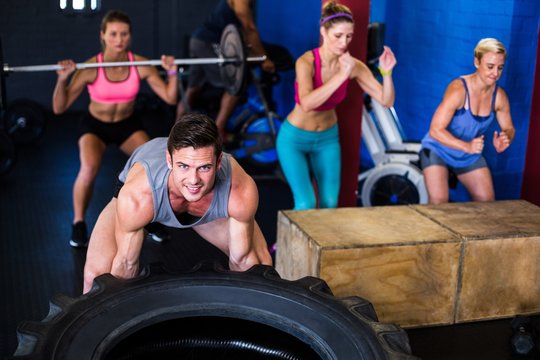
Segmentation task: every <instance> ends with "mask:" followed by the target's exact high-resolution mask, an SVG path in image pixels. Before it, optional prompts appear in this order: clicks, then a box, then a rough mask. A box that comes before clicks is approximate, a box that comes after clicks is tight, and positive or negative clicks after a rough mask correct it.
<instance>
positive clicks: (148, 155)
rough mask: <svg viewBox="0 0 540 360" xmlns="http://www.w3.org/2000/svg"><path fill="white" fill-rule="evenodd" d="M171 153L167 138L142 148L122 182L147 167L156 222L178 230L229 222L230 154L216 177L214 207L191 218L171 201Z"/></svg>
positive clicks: (120, 177)
mask: <svg viewBox="0 0 540 360" xmlns="http://www.w3.org/2000/svg"><path fill="white" fill-rule="evenodd" d="M166 151H167V138H165V137H160V138H155V139H152V140H150V141H148V142H147V143H145V144H143V145H141V146H139V147H138V148H137V150H135V151H134V152H133V154H132V155H131V157H130V158H129V159H128V161H127V163H126V166H125V167H124V169H123V170H122V172H121V173H120V175H118V179H119V180H120V181H122V182H125V181H126V177H127V173H128V171H129V169H131V167H132V166H133V164H135V163H136V162H138V163H140V164H141V165H143V166H144V169H145V171H146V175H147V177H148V182H149V183H150V186H151V188H152V197H153V200H154V218H153V219H152V222H158V223H161V224H163V225H167V226H170V227H175V228H181V229H183V228H190V227H193V226H196V225H202V224H206V223H208V222H210V221H213V220H216V219H220V218H226V217H228V216H229V213H228V210H227V209H228V204H229V193H230V190H231V162H230V154H226V153H223V156H222V159H221V166H220V168H219V169H218V171H217V174H216V181H215V184H214V190H213V197H212V203H211V204H210V207H209V208H208V210H207V211H206V213H205V214H204V215H203V216H202V217H196V216H190V215H189V214H187V213H185V214H175V213H174V211H173V209H172V207H171V203H170V201H169V189H168V187H167V182H168V180H169V175H170V173H171V170H170V169H169V167H168V166H167V161H166V160H165V156H166Z"/></svg>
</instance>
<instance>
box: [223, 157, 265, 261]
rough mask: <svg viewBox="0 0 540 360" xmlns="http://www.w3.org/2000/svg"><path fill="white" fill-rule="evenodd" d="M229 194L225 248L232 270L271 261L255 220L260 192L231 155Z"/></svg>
mask: <svg viewBox="0 0 540 360" xmlns="http://www.w3.org/2000/svg"><path fill="white" fill-rule="evenodd" d="M231 164H232V165H233V170H232V171H233V175H232V185H231V194H230V196H229V216H230V218H229V219H228V225H229V226H228V229H229V234H228V242H229V245H228V249H229V267H230V268H231V270H239V271H245V270H248V269H249V268H250V267H252V266H253V265H256V264H265V265H272V258H271V256H270V253H269V252H268V245H267V243H266V240H265V239H264V236H263V234H262V232H261V230H260V228H259V226H258V224H257V223H256V222H255V213H256V211H257V207H258V205H259V193H258V191H257V186H256V184H255V181H254V180H253V179H252V178H251V177H250V176H249V175H248V174H246V172H245V171H244V170H243V169H242V168H241V167H240V166H239V165H238V163H237V162H236V161H235V160H234V159H232V161H231Z"/></svg>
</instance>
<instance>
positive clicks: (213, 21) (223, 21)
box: [192, 0, 241, 44]
mask: <svg viewBox="0 0 540 360" xmlns="http://www.w3.org/2000/svg"><path fill="white" fill-rule="evenodd" d="M229 24H235V25H237V26H238V27H241V24H240V20H239V19H238V18H237V17H236V14H235V13H234V11H233V9H231V7H230V6H229V4H228V3H227V0H220V1H219V3H218V4H217V6H216V7H215V8H214V10H213V11H212V13H210V15H209V16H208V17H207V18H206V20H205V21H204V22H203V24H202V25H201V26H199V27H198V28H197V29H196V30H195V31H194V32H193V34H192V36H193V37H194V38H196V39H199V40H202V41H205V42H211V43H216V44H217V43H219V42H220V41H221V33H222V32H223V29H225V27H226V26H227V25H229Z"/></svg>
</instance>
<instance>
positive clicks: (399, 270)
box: [276, 200, 540, 327]
mask: <svg viewBox="0 0 540 360" xmlns="http://www.w3.org/2000/svg"><path fill="white" fill-rule="evenodd" d="M276 270H277V271H278V273H279V274H280V275H281V276H282V277H283V278H285V279H289V280H296V279H298V278H301V277H304V276H315V277H320V278H322V279H324V280H325V281H326V282H327V283H328V285H329V286H330V288H331V289H332V291H333V293H334V294H335V295H336V296H350V295H357V296H360V297H363V298H365V299H367V300H369V301H370V302H371V303H372V304H373V306H374V307H375V310H376V312H377V315H378V316H379V319H380V320H381V321H383V322H393V323H397V324H399V325H401V326H403V327H419V326H427V325H445V324H455V323H460V322H468V321H476V320H483V319H495V318H503V317H510V316H513V315H515V314H533V313H540V208H539V207H538V206H536V205H533V204H531V203H529V202H527V201H524V200H510V201H495V202H489V203H478V202H468V203H451V204H442V205H412V206H378V207H369V208H338V209H316V210H303V211H293V210H285V211H280V212H279V213H278V226H277V252H276Z"/></svg>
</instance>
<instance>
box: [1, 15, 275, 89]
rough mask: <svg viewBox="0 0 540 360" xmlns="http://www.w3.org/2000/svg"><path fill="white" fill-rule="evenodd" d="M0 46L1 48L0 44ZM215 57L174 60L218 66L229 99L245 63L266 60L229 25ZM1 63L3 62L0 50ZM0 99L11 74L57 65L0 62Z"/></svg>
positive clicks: (85, 66)
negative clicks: (249, 52)
mask: <svg viewBox="0 0 540 360" xmlns="http://www.w3.org/2000/svg"><path fill="white" fill-rule="evenodd" d="M0 46H1V44H0ZM216 52H217V55H218V56H217V57H215V58H197V59H176V60H175V61H174V63H175V64H176V65H204V64H216V65H219V66H220V72H221V78H222V81H223V83H224V87H225V89H226V90H227V92H229V93H231V94H232V95H238V94H239V93H240V92H241V91H242V89H243V87H244V84H245V78H246V74H247V72H246V63H258V62H263V61H265V60H266V56H252V57H246V56H245V50H244V42H243V39H242V35H241V34H240V31H239V30H238V28H237V27H236V26H235V25H233V24H229V25H227V26H226V27H225V29H224V30H223V32H222V34H221V40H220V44H219V47H218V48H217V51H216ZM0 60H2V55H1V49H0ZM0 63H1V64H2V67H1V68H0V86H1V88H0V95H1V96H2V97H3V98H4V99H5V93H6V89H5V76H6V74H8V73H12V72H35V71H56V70H60V69H62V66H60V65H58V64H49V65H29V66H10V65H9V64H7V63H3V62H0ZM147 65H153V66H158V65H161V60H143V61H118V62H101V63H77V64H76V68H77V69H89V68H99V67H113V66H147Z"/></svg>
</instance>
